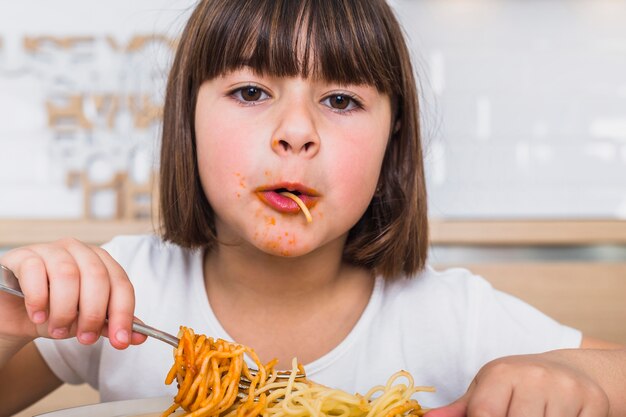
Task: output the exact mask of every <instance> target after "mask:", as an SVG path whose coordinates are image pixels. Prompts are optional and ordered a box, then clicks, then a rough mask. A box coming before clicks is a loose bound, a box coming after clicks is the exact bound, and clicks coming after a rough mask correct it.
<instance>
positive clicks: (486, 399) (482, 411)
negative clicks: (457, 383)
mask: <svg viewBox="0 0 626 417" xmlns="http://www.w3.org/2000/svg"><path fill="white" fill-rule="evenodd" d="M503 381H504V379H500V378H497V377H495V378H494V377H491V378H490V377H483V378H480V379H475V380H474V382H472V385H470V389H469V390H468V394H469V395H470V396H469V401H468V403H467V415H468V416H490V417H491V416H493V417H500V416H508V414H507V412H508V409H509V405H510V402H511V397H512V395H513V386H512V385H511V383H510V382H503Z"/></svg>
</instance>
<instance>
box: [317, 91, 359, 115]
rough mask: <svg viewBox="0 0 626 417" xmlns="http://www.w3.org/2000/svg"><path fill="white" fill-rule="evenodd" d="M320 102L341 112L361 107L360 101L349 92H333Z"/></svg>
mask: <svg viewBox="0 0 626 417" xmlns="http://www.w3.org/2000/svg"><path fill="white" fill-rule="evenodd" d="M322 103H324V104H325V105H326V106H328V107H330V108H332V109H334V110H339V111H341V112H349V111H351V110H356V109H359V108H362V106H361V103H359V102H358V100H357V99H355V98H354V97H352V96H350V95H349V94H333V95H331V96H328V97H326V98H325V99H324V100H323V101H322Z"/></svg>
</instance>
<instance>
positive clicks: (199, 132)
mask: <svg viewBox="0 0 626 417" xmlns="http://www.w3.org/2000/svg"><path fill="white" fill-rule="evenodd" d="M390 126H391V104H390V99H389V97H388V96H387V95H385V94H383V93H380V92H378V91H377V90H376V88H375V87H372V86H368V85H338V84H333V83H328V82H324V81H315V80H311V79H303V78H298V77H294V78H285V77H272V76H261V75H259V74H256V73H255V72H253V71H252V70H250V69H248V68H243V69H240V70H237V71H233V72H230V73H228V74H226V75H224V76H222V77H219V78H216V79H213V80H210V81H206V82H205V83H203V84H202V86H201V87H200V90H199V92H198V99H197V103H196V114H195V132H196V142H197V143H196V144H197V153H198V166H199V169H200V178H201V182H202V187H203V189H204V192H205V194H206V196H207V198H208V200H209V203H210V204H211V206H212V208H213V209H214V211H215V215H216V221H215V223H216V229H217V234H218V237H219V239H220V241H221V242H227V243H242V244H244V245H247V244H249V245H252V246H253V247H255V248H257V249H260V250H261V251H263V252H265V253H269V254H273V255H278V256H300V255H304V254H307V253H309V252H311V251H313V250H315V249H317V248H319V247H320V246H323V245H325V244H328V243H330V242H333V241H337V239H345V238H346V236H347V233H348V231H349V230H350V228H351V227H352V226H353V225H354V224H355V223H356V222H357V221H358V220H359V218H360V217H361V216H362V215H363V213H364V212H365V210H366V208H367V206H368V205H369V202H370V200H371V199H372V196H373V194H374V192H375V190H376V185H377V183H378V177H379V173H380V168H381V165H382V161H383V156H384V154H385V149H386V146H387V141H388V138H389V135H390V130H391V129H390ZM283 191H290V192H292V193H294V194H296V195H299V196H300V199H301V200H302V201H303V202H304V203H305V204H306V205H307V207H309V210H310V213H311V216H312V219H313V220H312V222H310V223H308V222H307V219H306V217H305V215H304V213H303V212H302V211H301V210H300V209H299V208H298V205H297V204H296V202H295V201H293V200H292V199H290V198H288V197H285V196H283V195H282V194H280V193H281V192H283Z"/></svg>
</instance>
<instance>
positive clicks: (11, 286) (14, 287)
mask: <svg viewBox="0 0 626 417" xmlns="http://www.w3.org/2000/svg"><path fill="white" fill-rule="evenodd" d="M0 291H4V292H7V293H9V294H13V295H16V296H18V297H22V298H24V293H23V292H22V288H21V287H20V283H19V281H18V279H17V277H16V276H15V274H14V273H13V271H11V270H10V269H9V268H7V267H6V266H4V265H2V264H0ZM132 329H133V331H134V332H137V333H141V334H143V335H146V336H149V337H152V338H154V339H157V340H160V341H162V342H165V343H167V344H169V345H171V346H173V347H175V348H177V347H178V342H179V339H178V337H176V336H173V335H171V334H169V333H167V332H164V331H163V330H159V329H156V328H154V327H152V326H148V325H147V324H143V323H139V322H137V321H133V325H132ZM248 370H249V371H250V375H252V376H255V375H256V374H257V373H258V372H259V371H258V370H257V369H254V368H249V369H248ZM289 375H290V373H285V372H279V373H278V374H277V375H276V378H277V379H289ZM304 377H305V375H304V374H297V375H296V378H297V379H301V378H304ZM249 386H250V381H249V380H248V379H247V378H245V377H243V376H242V377H241V382H240V383H239V388H240V389H242V390H245V389H247V388H248V387H249Z"/></svg>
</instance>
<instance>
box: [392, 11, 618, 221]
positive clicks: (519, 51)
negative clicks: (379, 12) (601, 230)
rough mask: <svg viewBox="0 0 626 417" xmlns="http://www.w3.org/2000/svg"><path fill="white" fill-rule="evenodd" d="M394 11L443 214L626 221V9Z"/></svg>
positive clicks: (437, 211) (434, 200)
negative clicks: (411, 54)
mask: <svg viewBox="0 0 626 417" xmlns="http://www.w3.org/2000/svg"><path fill="white" fill-rule="evenodd" d="M395 3H396V4H397V7H398V9H399V10H400V16H401V18H402V20H403V22H404V25H405V28H406V31H407V33H408V35H409V37H410V38H411V40H412V44H413V49H414V51H415V54H416V58H417V59H416V60H417V62H418V63H419V68H418V71H420V72H421V79H422V80H423V83H424V89H425V91H424V97H425V102H424V107H425V113H426V115H425V123H426V125H425V138H426V143H427V154H428V161H429V164H430V165H429V187H430V188H429V189H430V209H431V213H432V214H433V215H441V216H446V217H472V218H483V217H485V218H490V217H498V218H508V217H525V218H528V217H531V218H532V217H542V218H561V217H568V218H589V217H619V218H626V24H625V22H626V1H611V0H593V1H577V0H542V1H515V0H509V1H504V0H502V1H496V0H473V1H462V0H457V1H453V0H436V1H435V0H431V1H425V0H422V1H415V0H404V1H402V0H398V1H396V2H395Z"/></svg>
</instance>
